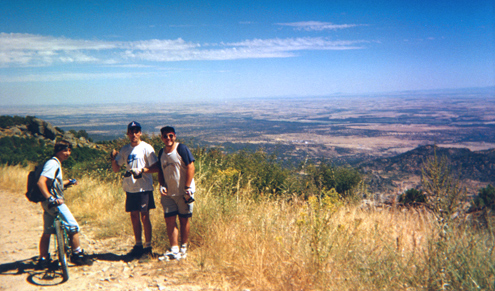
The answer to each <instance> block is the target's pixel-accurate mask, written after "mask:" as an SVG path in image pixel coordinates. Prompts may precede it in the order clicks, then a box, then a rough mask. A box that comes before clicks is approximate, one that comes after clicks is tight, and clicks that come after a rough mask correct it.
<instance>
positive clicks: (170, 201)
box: [161, 195, 194, 218]
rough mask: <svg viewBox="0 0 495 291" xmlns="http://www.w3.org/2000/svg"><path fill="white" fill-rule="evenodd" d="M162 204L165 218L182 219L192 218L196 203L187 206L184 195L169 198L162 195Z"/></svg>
mask: <svg viewBox="0 0 495 291" xmlns="http://www.w3.org/2000/svg"><path fill="white" fill-rule="evenodd" d="M161 203H162V206H163V212H164V215H165V217H172V216H176V215H179V216H180V217H184V218H187V217H191V216H192V214H193V205H194V203H191V204H187V203H186V201H184V196H183V195H177V196H168V195H162V198H161Z"/></svg>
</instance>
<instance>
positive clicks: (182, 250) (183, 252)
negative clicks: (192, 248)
mask: <svg viewBox="0 0 495 291" xmlns="http://www.w3.org/2000/svg"><path fill="white" fill-rule="evenodd" d="M180 256H181V259H185V258H186V257H187V246H184V245H183V246H181V247H180Z"/></svg>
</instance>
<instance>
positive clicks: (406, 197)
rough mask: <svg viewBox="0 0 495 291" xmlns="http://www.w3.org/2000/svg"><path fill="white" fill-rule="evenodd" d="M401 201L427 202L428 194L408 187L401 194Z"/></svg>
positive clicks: (404, 202) (408, 202)
mask: <svg viewBox="0 0 495 291" xmlns="http://www.w3.org/2000/svg"><path fill="white" fill-rule="evenodd" d="M399 202H400V203H403V204H406V205H408V204H414V203H426V196H425V194H423V191H421V190H416V189H414V188H411V189H407V190H406V191H405V192H404V193H402V194H401V195H399Z"/></svg>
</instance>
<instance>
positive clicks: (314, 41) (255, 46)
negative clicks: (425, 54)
mask: <svg viewBox="0 0 495 291" xmlns="http://www.w3.org/2000/svg"><path fill="white" fill-rule="evenodd" d="M365 42H366V41H331V40H328V39H326V38H322V37H306V38H286V39H278V38H277V39H252V40H244V41H241V42H231V43H214V44H203V45H201V44H199V43H194V42H187V41H185V40H183V39H181V38H178V39H152V40H143V41H133V42H112V41H95V40H92V41H88V40H73V39H68V38H63V37H62V38H55V37H51V36H40V35H32V34H19V33H10V34H7V33H0V67H40V66H54V65H57V64H59V65H60V64H65V65H68V64H88V63H89V64H103V65H115V64H120V65H126V64H127V65H129V64H136V63H137V64H140V62H143V61H151V62H170V61H188V60H234V59H249V58H287V57H294V56H296V52H297V51H303V50H348V49H361V48H363V47H362V46H361V45H360V44H362V43H365ZM141 65H147V64H141Z"/></svg>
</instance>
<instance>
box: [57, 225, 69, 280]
mask: <svg viewBox="0 0 495 291" xmlns="http://www.w3.org/2000/svg"><path fill="white" fill-rule="evenodd" d="M62 227H64V226H63V225H62V223H61V222H60V220H58V219H56V220H55V233H56V235H57V255H58V261H59V263H60V267H61V268H62V278H63V279H64V282H65V281H67V280H69V265H68V263H67V253H66V252H65V250H66V245H65V238H64V230H63V229H62Z"/></svg>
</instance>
